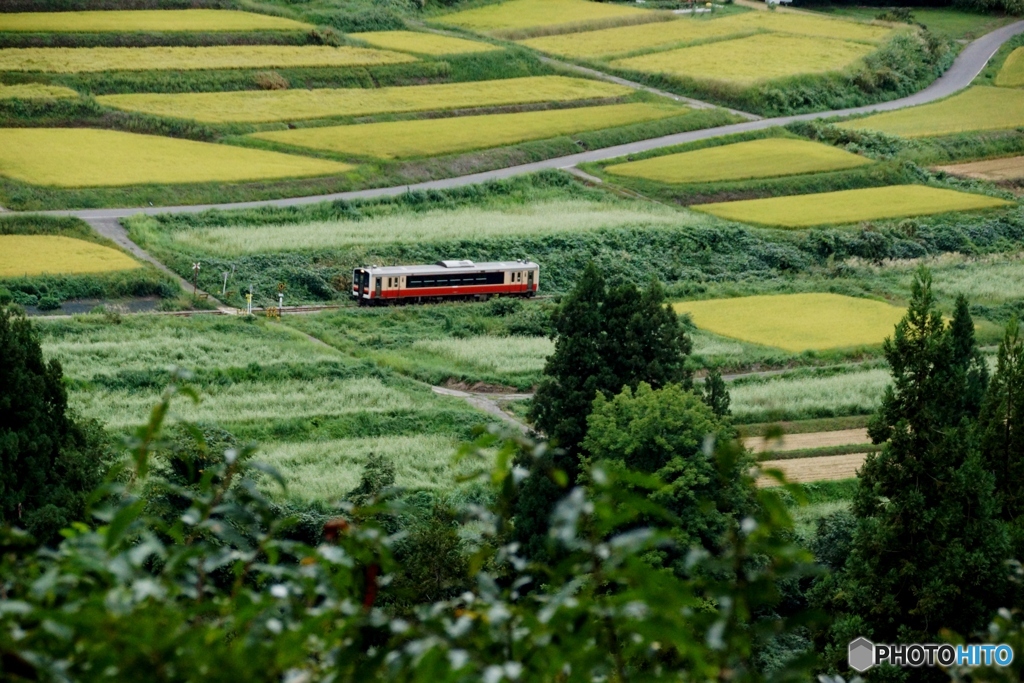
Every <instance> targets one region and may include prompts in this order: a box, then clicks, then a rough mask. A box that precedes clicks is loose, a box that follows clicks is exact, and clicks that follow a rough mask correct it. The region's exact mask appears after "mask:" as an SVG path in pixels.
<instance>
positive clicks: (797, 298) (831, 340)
mask: <svg viewBox="0 0 1024 683" xmlns="http://www.w3.org/2000/svg"><path fill="white" fill-rule="evenodd" d="M672 307H673V308H674V309H675V311H676V312H677V313H688V314H689V315H690V317H691V318H692V319H693V322H694V324H695V325H696V326H697V327H699V328H701V329H704V330H708V331H710V332H714V333H715V334H719V335H722V336H723V337H731V338H733V339H740V340H742V341H746V342H751V343H754V344H762V345H764V346H774V347H776V348H780V349H785V350H786V351H793V352H795V353H799V352H802V351H807V350H811V349H813V350H824V349H836V348H845V347H855V346H866V345H875V344H881V343H882V340H884V339H885V338H886V337H887V336H889V335H891V334H892V332H893V327H894V326H895V325H896V323H898V322H899V321H900V319H901V318H902V317H903V315H904V313H905V311H904V310H903V309H902V308H897V307H896V306H890V305H889V304H887V303H883V302H881V301H871V300H869V299H858V298H854V297H850V296H842V295H839V294H777V295H764V296H744V297H738V298H735V299H710V300H706V301H682V302H679V303H676V304H673V306H672Z"/></svg>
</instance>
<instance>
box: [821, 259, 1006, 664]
mask: <svg viewBox="0 0 1024 683" xmlns="http://www.w3.org/2000/svg"><path fill="white" fill-rule="evenodd" d="M968 317H969V316H968ZM961 324H962V321H961ZM972 327H973V324H972ZM964 337H965V335H964V331H963V329H962V328H961V329H959V330H955V329H954V326H953V325H951V326H948V327H947V325H946V324H945V322H944V321H943V319H942V315H941V313H940V312H939V311H938V310H937V308H936V306H935V301H934V297H933V296H932V292H931V277H930V275H929V274H928V272H927V271H925V270H922V271H920V272H919V273H918V275H917V277H916V278H915V281H914V284H913V296H912V300H911V303H910V307H909V309H908V311H907V315H906V317H905V318H904V319H903V320H902V321H900V323H899V324H898V325H897V326H896V330H895V333H894V335H893V337H892V338H890V339H887V340H886V342H885V345H884V351H885V357H886V360H887V361H888V363H889V366H890V368H891V372H892V384H891V385H890V386H889V387H888V388H887V390H886V392H885V396H884V398H883V400H882V405H881V407H880V409H879V411H878V413H877V414H876V415H875V417H874V418H873V420H872V423H871V425H870V428H869V431H870V434H871V436H872V438H873V440H874V441H875V443H883V444H884V446H883V449H882V450H881V452H879V453H876V454H872V455H870V456H868V459H867V461H866V462H865V465H864V467H863V469H862V470H861V473H860V480H859V487H858V491H857V494H856V497H855V499H854V504H853V513H854V515H855V516H856V517H857V520H858V525H857V530H856V532H855V534H854V538H853V543H852V546H851V551H850V554H849V557H848V559H847V562H846V565H845V568H844V574H843V576H842V577H841V579H840V580H839V581H836V582H835V583H834V584H833V585H834V586H835V591H834V592H833V593H832V596H831V600H833V602H831V603H830V604H829V606H830V607H832V608H833V609H840V610H844V611H845V612H846V613H847V616H846V617H843V618H841V619H839V620H838V621H837V624H839V631H841V630H844V629H845V632H841V633H840V632H839V631H836V635H837V638H836V641H837V642H835V649H834V650H833V653H834V654H835V653H837V652H838V650H839V648H842V652H843V653H845V647H846V643H845V642H843V641H845V640H846V639H847V638H849V637H850V636H852V635H856V634H858V633H859V635H864V636H867V637H873V638H874V639H876V640H878V641H880V642H913V641H917V642H921V641H924V642H935V639H936V638H937V637H938V635H939V630H940V629H943V628H948V629H952V630H953V631H955V632H957V633H960V634H963V635H969V634H971V633H973V632H974V631H975V630H977V629H979V628H982V627H983V626H985V625H986V624H987V623H988V620H989V619H990V618H991V617H992V616H993V614H994V610H995V609H996V608H998V607H999V606H1000V603H1001V601H1002V598H1003V597H1004V595H1005V587H1006V584H1007V582H1006V568H1005V566H1004V560H1005V559H1006V557H1007V551H1008V548H1007V542H1006V534H1005V529H1004V526H1003V525H1002V524H1001V523H1000V522H999V520H998V519H997V512H998V510H997V504H996V501H995V497H994V495H993V494H994V481H993V477H992V474H991V472H989V471H987V470H986V469H985V467H984V463H983V462H982V458H981V456H980V453H979V450H978V447H977V438H976V435H975V427H974V424H973V421H972V420H971V419H969V416H968V415H967V414H965V408H964V407H965V405H966V402H965V401H964V400H962V399H963V397H964V396H965V395H966V393H967V392H968V391H969V373H968V372H966V371H965V364H964V359H965V358H973V357H974V354H975V353H976V351H977V349H976V348H975V347H974V346H973V345H971V346H970V347H966V346H963V347H958V346H957V344H960V343H963V339H964ZM972 337H973V335H972ZM968 367H969V364H968ZM826 602H828V600H826ZM891 673H892V672H890V674H891ZM885 675H887V674H886V673H885V672H884V671H874V670H873V671H872V672H871V673H870V675H869V677H870V678H878V677H884V676H885ZM879 680H880V679H879Z"/></svg>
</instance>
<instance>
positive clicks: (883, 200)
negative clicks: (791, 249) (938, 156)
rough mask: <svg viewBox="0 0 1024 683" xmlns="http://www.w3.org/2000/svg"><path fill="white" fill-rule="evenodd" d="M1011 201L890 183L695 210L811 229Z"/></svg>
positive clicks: (990, 206) (999, 205)
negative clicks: (884, 185)
mask: <svg viewBox="0 0 1024 683" xmlns="http://www.w3.org/2000/svg"><path fill="white" fill-rule="evenodd" d="M1012 205H1013V203H1012V202H1008V201H1006V200H1004V199H997V198H995V197H988V196H985V195H979V194H969V193H966V192H957V191H955V190H946V189H939V188H934V187H925V186H923V185H895V186H892V187H873V188H868V189H863V190H842V191H839V192H822V193H818V194H806V195H795V196H790V197H772V198H770V199H749V200H745V201H737V202H722V203H718V204H700V205H697V206H693V207H691V208H693V209H694V210H697V211H703V212H705V213H710V214H712V215H715V216H718V217H719V218H726V219H729V220H733V221H739V222H743V223H753V224H759V225H767V226H775V227H783V228H807V227H811V226H814V225H829V224H837V225H840V224H844V223H856V222H858V221H868V220H877V219H880V218H897V217H902V216H927V215H931V214H939V213H949V212H951V211H976V210H979V209H994V208H1002V207H1009V206H1012Z"/></svg>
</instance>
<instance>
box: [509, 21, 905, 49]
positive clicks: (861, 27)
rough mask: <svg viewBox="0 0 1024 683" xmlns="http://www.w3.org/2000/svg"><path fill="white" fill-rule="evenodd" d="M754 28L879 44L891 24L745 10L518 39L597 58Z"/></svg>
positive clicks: (538, 46) (536, 46) (534, 45)
mask: <svg viewBox="0 0 1024 683" xmlns="http://www.w3.org/2000/svg"><path fill="white" fill-rule="evenodd" d="M759 32H773V33H774V32H780V33H793V34H799V35H805V36H814V37H820V38H832V39H839V40H848V41H852V42H863V43H878V42H881V41H882V40H884V39H885V38H887V37H889V36H890V35H891V34H892V33H893V29H891V28H887V27H883V26H872V25H869V24H861V23H857V22H852V21H843V20H838V19H829V18H825V17H815V16H810V15H806V14H795V13H778V12H747V13H745V14H732V15H729V16H726V17H722V18H710V17H686V18H681V19H677V20H675V21H663V22H657V23H653V24H640V25H637V26H620V27H616V28H607V29H601V30H597V31H585V32H581V33H566V34H562V35H554V36H543V37H540V38H530V39H527V40H523V41H520V42H521V43H522V44H523V45H526V46H528V47H531V48H534V49H536V50H540V51H541V52H550V53H552V54H558V55H564V56H567V57H578V58H583V59H599V58H602V57H613V56H616V55H624V54H628V53H630V52H639V51H655V50H658V49H662V48H667V47H673V46H677V45H684V44H686V43H697V42H709V41H712V40H716V39H722V38H729V37H738V36H742V35H745V34H752V33H759Z"/></svg>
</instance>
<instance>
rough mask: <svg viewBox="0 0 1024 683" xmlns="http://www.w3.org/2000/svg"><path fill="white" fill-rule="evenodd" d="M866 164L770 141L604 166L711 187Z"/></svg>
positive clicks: (818, 148) (812, 146) (799, 143)
mask: <svg viewBox="0 0 1024 683" xmlns="http://www.w3.org/2000/svg"><path fill="white" fill-rule="evenodd" d="M870 163H872V162H871V160H870V159H865V158H864V157H862V156H858V155H856V154H852V153H850V152H847V151H845V150H841V149H838V148H836V147H832V146H831V145H824V144H821V143H819V142H810V141H808V140H794V139H792V138H768V139H765V140H751V141H749V142H737V143H735V144H732V145H721V146H719V147H707V148H705V149H698V150H695V151H693V152H681V153H679V154H669V155H667V156H662V157H654V158H651V159H643V160H641V161H630V162H627V163H624V164H615V165H612V166H607V167H606V168H605V171H607V172H608V173H614V174H615V175H621V176H629V177H632V178H645V179H648V180H656V181H658V182H662V183H713V182H719V181H723V180H746V179H748V178H773V177H775V176H785V175H796V174H799V173H821V172H824V171H838V170H842V169H847V168H855V167H857V166H864V165H865V164H870Z"/></svg>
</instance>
